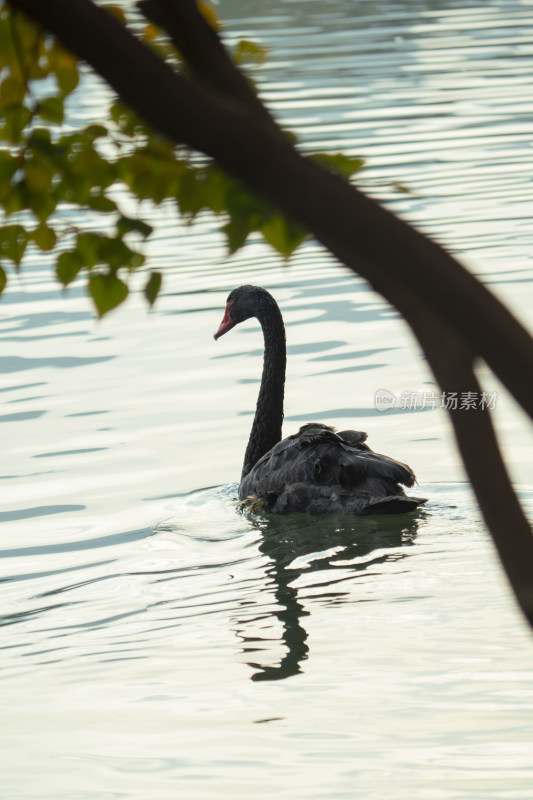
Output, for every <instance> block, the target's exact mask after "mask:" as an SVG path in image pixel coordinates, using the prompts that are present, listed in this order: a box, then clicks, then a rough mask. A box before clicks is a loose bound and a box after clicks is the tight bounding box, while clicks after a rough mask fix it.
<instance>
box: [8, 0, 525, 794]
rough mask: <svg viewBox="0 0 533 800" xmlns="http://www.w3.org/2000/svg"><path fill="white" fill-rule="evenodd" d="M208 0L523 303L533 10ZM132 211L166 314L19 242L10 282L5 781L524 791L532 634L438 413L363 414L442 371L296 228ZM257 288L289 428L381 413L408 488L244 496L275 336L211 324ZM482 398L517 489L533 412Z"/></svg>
mask: <svg viewBox="0 0 533 800" xmlns="http://www.w3.org/2000/svg"><path fill="white" fill-rule="evenodd" d="M219 9H220V12H221V15H222V17H223V18H224V20H225V21H226V32H225V35H226V36H227V38H229V39H236V38H237V37H240V36H243V35H245V36H247V37H249V38H255V39H258V40H260V41H262V42H263V43H264V44H267V45H269V46H271V47H272V51H271V53H270V55H269V59H268V61H267V64H266V66H265V67H264V69H263V70H262V71H261V72H260V73H259V74H258V76H257V77H258V81H259V84H260V87H261V91H262V93H263V95H264V96H265V97H266V98H267V99H268V101H269V102H270V103H271V104H272V105H273V106H274V107H275V109H276V113H277V114H278V115H280V117H282V118H283V120H284V121H285V123H286V124H287V125H288V126H290V127H292V128H294V129H295V130H297V132H298V135H299V136H300V139H301V141H302V142H303V145H304V146H305V147H309V148H314V149H326V148H329V149H334V150H340V149H342V150H344V151H347V152H349V153H351V154H353V155H356V154H357V155H363V156H365V157H366V158H367V159H368V167H367V169H366V170H365V172H364V173H362V175H361V182H362V183H363V185H364V186H365V187H366V188H367V189H369V190H370V191H371V192H373V193H375V194H377V195H378V196H380V197H381V198H382V199H384V200H386V201H387V202H388V203H389V204H391V205H392V207H394V208H395V209H396V210H397V211H398V212H400V213H402V214H403V215H405V216H407V217H409V218H410V219H412V220H413V221H415V222H416V223H417V224H418V225H420V226H421V227H423V228H424V229H425V230H429V231H431V232H432V234H433V235H435V236H437V237H438V238H439V239H440V240H441V241H443V242H444V243H445V244H446V245H447V246H448V247H450V248H451V249H452V250H453V251H454V252H457V253H458V254H459V255H460V257H461V258H462V259H463V260H466V261H467V262H468V264H469V265H470V267H471V268H472V269H474V270H475V271H476V272H477V273H478V274H479V275H480V276H481V277H482V279H483V280H484V281H485V282H486V283H488V284H490V285H491V286H492V287H493V289H494V291H496V292H497V293H498V295H499V296H501V297H503V298H504V299H505V300H506V301H507V302H509V303H510V305H511V306H512V308H513V309H514V310H515V312H516V313H517V314H518V315H520V316H521V317H522V319H524V321H525V322H526V324H529V322H530V309H531V305H532V303H533V292H532V285H533V284H532V271H531V247H532V244H533V238H532V233H531V224H530V220H531V213H532V206H531V199H530V198H531V176H532V166H533V159H532V151H531V126H532V120H531V111H532V105H531V98H530V85H531V74H532V71H533V49H532V48H531V41H533V5H532V4H531V3H529V2H521V3H515V2H505V3H504V2H497V1H495V2H492V3H488V4H487V3H483V4H481V3H478V2H471V3H463V2H453V1H452V0H439V2H433V1H431V2H430V0H428V1H427V2H399V0H391V2H388V3H385V4H381V5H380V9H379V12H378V11H377V10H376V9H377V6H376V4H375V3H371V2H360V3H353V2H348V1H347V0H331V1H330V2H327V3H324V2H318V1H315V0H305V2H304V1H302V2H298V1H297V0H284V1H283V2H282V1H281V0H279V1H276V2H272V3H269V4H268V7H267V6H261V7H259V6H258V5H256V6H253V7H250V5H249V4H247V5H246V7H245V6H244V5H243V3H242V2H241V0H221V3H220V5H219ZM100 92H101V88H100V86H99V84H98V85H97V84H94V85H93V92H92V93H91V94H86V95H85V99H84V100H83V102H78V101H76V102H74V103H73V106H72V108H71V109H70V113H71V116H72V117H73V118H80V119H86V120H87V119H91V120H93V119H94V118H96V117H97V116H98V113H99V110H100V106H101V94H100ZM402 186H403V187H404V188H407V189H408V190H409V191H408V192H401V191H398V187H402ZM317 202H320V199H319V198H317ZM146 212H147V214H148V216H149V217H150V220H151V221H153V222H154V224H155V226H156V229H157V231H156V235H155V237H154V241H153V243H152V244H151V245H150V250H149V261H150V266H151V267H153V268H156V269H157V268H163V269H164V270H165V275H166V284H165V289H164V293H163V296H162V297H161V299H160V301H159V302H158V304H157V306H156V308H155V310H154V311H153V312H151V313H147V312H146V310H145V307H144V304H143V301H142V298H141V297H140V294H139V293H135V292H133V296H132V297H131V301H130V303H129V305H128V306H127V307H126V308H124V309H121V310H119V311H117V312H116V313H115V314H113V315H111V316H110V317H109V318H108V319H105V320H104V321H103V322H102V323H97V322H95V321H94V320H93V318H92V315H91V313H90V310H89V308H88V305H87V299H86V296H85V290H84V287H83V285H82V284H81V283H79V284H74V286H73V287H72V288H71V289H69V291H68V293H67V295H66V296H63V295H62V293H61V292H60V291H59V290H58V288H57V286H56V285H55V283H54V281H53V280H52V279H51V277H50V276H51V273H52V265H51V263H50V262H49V261H48V260H47V259H44V258H43V256H42V255H41V256H39V258H37V257H36V255H35V253H33V254H32V253H31V252H30V260H29V264H28V266H27V268H26V269H25V270H24V272H23V273H22V275H21V276H20V279H18V280H17V281H13V282H12V284H11V288H10V289H9V291H8V293H7V294H6V295H5V297H3V298H2V303H1V309H2V315H1V318H0V336H1V341H2V344H3V350H2V353H1V355H0V371H1V381H0V390H1V391H0V400H1V403H2V409H1V411H0V436H1V442H2V461H1V465H0V489H1V490H2V491H1V507H0V522H1V523H2V524H1V550H0V563H1V565H2V572H1V576H0V583H1V590H0V595H1V598H2V603H1V607H0V615H1V622H2V627H1V629H2V634H3V635H2V638H1V641H0V667H1V669H2V687H3V691H2V700H1V701H0V702H1V705H2V728H1V731H0V737H1V739H2V747H1V751H0V752H1V755H0V764H1V769H2V779H1V781H0V785H1V789H2V791H1V793H2V796H3V797H6V798H14V797H17V798H39V799H40V800H43V799H45V800H52V798H53V800H73V798H83V800H85V799H86V798H87V799H88V798H91V800H92V798H94V797H110V798H111V797H113V798H146V797H150V798H156V800H163V799H164V798H167V797H168V798H175V797H176V796H177V795H179V796H180V797H181V796H183V797H187V798H194V800H214V798H230V797H231V798H233V797H239V798H241V797H242V798H250V797H254V798H266V797H271V796H273V795H276V796H278V797H280V798H283V800H285V799H286V800H289V798H294V800H300V799H303V798H305V799H306V800H307V798H320V800H336V798H353V797H362V798H365V800H373V799H374V798H375V800H378V799H379V800H382V799H383V798H385V797H386V798H391V800H411V799H412V798H414V799H415V800H417V798H420V800H427V799H428V798H430V799H431V800H467V799H468V800H487V799H488V800H491V798H494V800H506V799H507V800H529V797H530V796H531V786H532V784H533V755H532V753H533V749H532V748H533V723H532V720H533V670H532V669H531V664H532V661H533V642H532V637H531V634H530V632H529V630H528V629H527V628H526V626H525V624H524V622H523V620H522V619H521V617H520V615H519V614H518V612H517V610H516V608H515V605H514V601H513V599H512V597H511V595H510V593H509V590H508V587H507V584H506V582H505V580H504V578H503V576H502V574H501V570H500V568H499V565H498V563H497V560H496V557H495V554H494V551H493V547H492V545H491V543H490V541H489V539H488V537H487V535H486V533H485V531H484V529H483V525H482V523H481V520H480V518H479V513H478V511H477V509H476V507H475V504H474V502H473V499H472V497H471V495H470V492H469V490H468V487H467V485H466V484H465V483H464V482H463V477H464V476H463V472H462V468H461V466H460V464H459V461H458V458H457V456H456V453H455V450H454V447H453V443H452V441H451V437H450V431H449V427H448V423H447V421H446V419H445V416H444V413H443V411H442V410H441V409H439V408H435V409H430V408H429V409H428V408H426V409H425V410H424V411H421V410H409V409H399V408H394V409H393V410H391V411H387V412H383V413H382V412H379V411H378V410H377V409H376V407H375V401H374V395H375V392H376V390H378V389H385V390H387V391H390V392H392V393H394V394H395V395H396V396H400V395H401V393H402V392H403V391H419V392H424V391H431V390H433V389H434V388H435V387H434V384H433V382H432V378H431V375H430V374H429V373H428V371H427V369H426V365H425V362H424V360H423V358H422V357H421V355H420V353H419V350H418V348H417V345H416V343H415V342H414V340H413V338H412V336H411V335H410V333H409V331H408V330H407V328H406V327H405V325H404V324H403V323H402V321H401V320H400V319H399V318H398V315H397V314H396V313H395V312H394V311H393V310H391V309H390V308H389V307H388V306H387V305H386V304H385V303H384V302H383V301H382V300H381V298H380V297H379V296H377V295H376V294H375V293H374V292H373V291H372V290H371V289H370V287H369V286H368V285H366V284H365V283H364V282H363V281H362V280H356V279H354V278H353V277H352V276H351V275H348V274H346V273H345V272H343V271H342V270H341V269H340V268H338V267H336V266H334V265H332V264H331V261H330V259H329V258H328V257H327V256H326V255H325V254H324V253H323V252H322V251H321V249H320V248H318V247H316V246H315V245H313V244H309V245H307V246H305V247H304V248H303V249H302V251H301V252H300V253H299V254H298V255H297V256H296V258H295V259H294V261H293V262H292V263H291V266H290V267H289V268H287V267H285V266H284V265H283V264H280V263H278V262H276V261H275V259H273V257H272V255H271V254H270V253H269V252H268V251H267V250H266V249H265V248H264V247H263V246H262V244H261V243H260V242H259V241H258V240H253V241H252V243H251V245H250V247H249V248H247V249H246V250H245V251H243V253H241V254H239V255H238V256H237V257H236V258H235V259H234V260H232V261H230V262H228V261H225V260H224V248H223V243H222V241H221V237H220V236H219V235H218V234H217V232H216V224H215V222H214V220H212V219H211V218H210V217H208V216H204V217H202V218H201V219H200V220H199V221H198V224H197V225H196V226H195V227H192V228H187V227H186V226H185V225H183V224H182V223H180V222H179V221H178V220H177V219H176V215H175V212H174V209H173V208H171V207H170V206H163V207H161V208H158V209H157V210H154V209H148V208H147V209H146ZM83 224H84V225H86V226H87V227H90V226H91V225H93V224H95V223H94V221H93V220H90V219H88V218H85V219H84V220H83ZM428 268H430V265H428ZM246 282H252V283H256V284H262V285H265V286H266V287H267V288H268V289H269V290H270V291H271V292H272V293H273V294H274V295H275V297H276V299H277V300H278V301H279V303H280V305H281V308H282V310H283V313H284V317H285V322H286V326H287V337H288V359H289V360H288V378H287V389H286V417H285V432H286V433H287V434H290V433H291V432H293V431H294V430H296V429H297V428H298V427H299V425H300V424H301V423H302V422H303V421H306V420H310V419H316V420H323V421H326V422H329V423H331V424H334V425H339V426H341V427H343V428H345V427H348V426H351V427H354V428H358V429H362V430H366V431H368V433H369V444H370V446H371V447H372V448H374V449H375V450H377V451H378V452H385V453H387V454H390V455H391V456H393V457H395V458H398V459H400V460H403V461H406V462H407V463H409V464H410V465H411V466H412V467H413V468H414V469H415V471H416V473H417V475H418V477H419V479H420V482H421V485H420V487H419V489H418V490H417V491H419V492H420V494H422V495H423V496H426V497H428V498H429V501H428V504H427V506H426V507H425V508H424V509H423V510H420V511H419V512H418V513H417V514H415V515H406V516H403V517H390V518H387V519H386V518H384V517H378V518H368V519H357V520H346V519H336V518H334V519H332V518H329V519H326V518H306V517H302V518H299V517H296V518H294V517H287V518H271V517H262V516H254V517H247V516H246V515H243V514H240V513H239V512H238V510H237V509H236V507H235V495H236V492H235V484H234V483H232V482H233V481H235V480H236V479H237V477H238V475H239V473H240V468H241V463H242V458H243V454H244V449H245V445H246V441H247V436H248V433H249V428H250V424H251V414H252V412H253V409H254V406H255V400H256V395H257V391H258V386H259V378H260V370H261V356H262V337H261V333H260V330H259V328H258V326H257V325H254V324H253V323H248V324H246V325H242V326H240V328H239V329H238V330H236V331H235V332H234V334H232V337H231V338H228V339H227V340H223V341H221V342H218V343H216V344H215V343H214V342H213V340H212V333H213V330H214V329H215V327H216V325H217V324H218V323H219V321H220V316H221V311H222V309H223V306H224V302H225V298H226V296H227V294H228V291H229V290H230V289H231V288H233V287H235V286H238V285H239V284H242V283H246ZM473 313H475V309H473ZM480 376H481V379H482V380H484V381H485V382H486V386H487V389H490V390H493V389H494V390H498V391H500V390H501V387H498V386H497V385H496V384H494V383H492V382H490V381H487V379H486V374H485V372H484V370H483V367H481V366H480ZM495 415H496V419H497V423H498V429H499V433H500V436H501V437H502V440H503V443H504V446H505V449H506V453H507V455H508V457H509V460H510V464H511V468H512V471H513V476H514V478H515V480H516V481H517V483H519V484H521V485H523V492H522V495H523V499H524V501H525V503H526V505H527V508H528V511H529V513H532V514H533V492H532V489H531V487H532V486H533V458H532V456H531V454H532V448H531V437H530V428H529V427H528V425H527V424H526V423H525V420H524V418H523V416H522V415H521V413H520V412H519V411H518V410H517V408H516V407H515V405H514V404H513V403H512V402H511V401H510V399H509V398H508V396H507V395H506V394H505V393H504V392H501V394H500V395H499V396H498V403H497V406H496V412H495ZM200 487H214V488H208V489H201V488H200Z"/></svg>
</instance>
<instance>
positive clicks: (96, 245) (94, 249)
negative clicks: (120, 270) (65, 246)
mask: <svg viewBox="0 0 533 800" xmlns="http://www.w3.org/2000/svg"><path fill="white" fill-rule="evenodd" d="M106 238H107V237H105V236H102V235H101V234H99V233H92V232H91V231H86V232H84V233H78V236H77V238H76V250H77V252H78V253H79V255H80V257H81V259H82V263H83V265H84V266H85V267H88V268H89V269H91V267H94V266H96V264H98V263H100V262H101V261H102V260H103V258H102V249H103V247H104V243H105V241H106Z"/></svg>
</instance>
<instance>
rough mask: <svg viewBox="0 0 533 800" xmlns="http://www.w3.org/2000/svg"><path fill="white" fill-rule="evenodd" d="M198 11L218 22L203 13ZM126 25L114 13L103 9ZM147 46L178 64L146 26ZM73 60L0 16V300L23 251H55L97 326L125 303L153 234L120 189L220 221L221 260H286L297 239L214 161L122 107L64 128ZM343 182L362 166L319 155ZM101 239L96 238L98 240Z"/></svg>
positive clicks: (243, 55)
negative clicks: (83, 291) (258, 243)
mask: <svg viewBox="0 0 533 800" xmlns="http://www.w3.org/2000/svg"><path fill="white" fill-rule="evenodd" d="M201 5H202V13H204V15H205V16H206V18H207V19H208V21H209V22H210V24H212V25H213V26H215V25H216V24H217V21H216V17H215V16H214V14H213V11H212V9H211V7H210V6H207V5H206V4H205V3H202V4H201ZM106 9H107V10H108V11H110V13H114V14H115V15H117V16H118V17H119V18H120V19H121V20H122V22H124V23H125V21H126V20H125V18H124V14H123V11H122V10H121V9H120V8H115V7H112V6H106ZM141 35H142V38H143V39H144V41H145V43H146V44H147V45H148V46H150V47H152V48H154V49H155V50H156V51H157V52H158V54H159V55H160V56H161V57H162V58H165V59H166V60H168V61H170V62H171V63H174V64H176V65H178V64H179V60H180V57H179V53H178V52H177V51H176V49H175V47H174V45H173V44H172V42H171V41H170V40H169V39H168V37H166V36H165V34H164V33H163V32H162V31H161V29H159V28H158V27H157V26H156V25H155V24H154V23H153V22H148V23H147V24H146V25H145V26H144V28H143V31H142V34H141ZM265 56H266V50H265V49H264V48H261V47H259V46H258V45H255V44H254V43H252V42H248V41H241V42H239V43H238V44H237V46H236V48H235V52H234V59H235V61H236V62H238V63H241V62H243V61H252V62H253V63H255V64H260V63H261V62H262V60H263V59H264V58H265ZM82 79H83V73H82V72H81V70H80V64H79V62H78V61H77V59H76V58H75V57H74V56H73V55H72V54H70V53H69V52H67V51H66V50H64V49H63V48H62V47H61V46H60V45H59V44H58V42H57V41H56V40H55V39H54V38H53V37H50V36H48V35H46V34H44V33H43V32H42V31H40V30H39V29H38V28H37V27H35V26H34V25H33V24H32V23H30V22H29V21H28V20H27V19H26V18H24V17H23V16H22V15H21V14H19V13H17V12H16V11H14V10H10V9H8V8H7V7H6V6H3V7H1V8H0V141H2V143H3V147H2V149H1V150H0V207H1V208H2V209H3V217H4V219H3V224H2V225H1V226H0V292H1V291H2V290H3V289H4V287H5V286H6V283H7V271H6V268H7V265H8V264H11V266H12V268H14V269H15V270H19V269H20V268H21V266H22V265H23V258H24V254H25V252H26V249H27V247H28V245H30V244H31V245H32V246H34V247H35V248H37V249H38V250H41V251H54V254H56V255H55V269H56V275H57V278H58V279H59V281H60V282H61V283H62V284H63V286H65V287H66V286H68V285H69V284H70V283H71V282H72V281H74V280H75V279H76V278H78V276H80V275H81V274H83V275H85V277H86V284H87V290H88V292H89V295H90V296H91V298H92V301H93V303H94V306H95V308H96V311H97V313H98V315H99V316H102V315H104V314H105V313H106V312H108V311H109V310H110V309H112V308H115V307H116V306H117V305H119V304H120V303H121V302H123V300H124V299H125V298H126V297H127V295H128V292H129V285H128V284H129V276H130V275H131V273H133V272H134V271H135V270H137V269H138V268H139V267H141V266H142V265H143V264H144V262H145V256H144V254H143V251H142V244H143V242H144V241H145V240H146V239H147V238H148V237H149V236H150V234H151V233H152V227H151V226H150V225H149V224H148V223H147V222H146V221H144V220H143V219H141V218H132V217H130V216H128V215H127V214H126V213H124V212H123V210H122V209H121V204H120V202H119V201H118V200H117V197H119V196H121V195H120V192H119V191H117V190H119V189H121V190H122V191H123V190H124V188H127V191H128V195H129V197H130V198H134V199H136V200H138V201H142V200H150V201H151V202H152V203H154V204H156V205H158V204H160V203H162V202H164V201H167V202H172V203H175V204H176V207H177V210H178V211H179V212H180V213H181V214H182V215H184V216H185V217H186V218H187V219H188V220H189V221H191V222H192V221H193V220H194V219H195V218H196V217H197V215H198V214H199V213H200V212H203V211H209V212H212V213H214V214H215V215H217V216H218V217H219V218H220V220H221V223H220V224H221V230H222V231H223V233H224V235H225V237H226V240H227V245H228V251H229V253H230V254H233V253H235V252H236V251H237V250H238V249H239V248H241V247H242V246H243V245H244V244H245V243H246V241H247V239H248V237H249V236H250V234H252V233H256V234H259V235H261V236H262V237H263V238H264V240H265V241H266V242H267V243H268V244H269V245H271V246H272V247H273V248H274V249H275V250H276V251H277V252H278V253H280V254H281V255H282V256H283V257H284V258H286V259H288V258H289V257H290V255H291V254H292V253H293V252H294V250H295V249H296V248H297V247H298V246H299V245H300V243H301V242H302V241H303V240H304V238H305V236H306V232H305V231H304V230H303V228H301V227H300V226H299V225H297V224H295V223H294V222H291V221H290V220H288V219H286V218H285V217H284V216H282V215H281V214H280V213H279V212H277V211H276V210H275V209H274V207H272V206H269V205H268V203H266V202H265V201H263V200H261V199H259V198H258V197H256V196H255V195H253V194H252V193H250V192H249V191H247V190H246V189H245V187H244V186H243V185H242V184H241V183H239V182H238V181H236V180H234V179H233V178H231V177H229V176H228V175H227V174H225V173H224V172H223V171H222V170H221V169H220V168H219V167H218V166H217V165H216V164H215V163H214V162H211V161H208V160H205V159H200V158H198V157H193V156H191V154H190V153H189V152H188V151H187V150H186V149H185V148H183V147H176V146H175V145H174V144H172V143H170V142H168V141H167V140H165V139H164V138H162V137H161V136H160V135H159V134H157V133H155V132H154V131H152V130H151V129H150V127H149V126H148V125H146V124H145V123H144V122H143V121H142V120H141V119H140V118H138V117H137V116H136V115H135V114H134V113H133V112H132V111H131V110H129V109H128V108H127V107H126V106H124V105H123V104H122V103H121V102H120V101H119V100H114V101H111V102H110V103H109V106H108V108H107V109H105V110H104V114H102V115H101V120H100V122H99V124H90V125H87V126H85V127H81V128H77V129H76V130H74V131H72V130H67V129H65V128H63V123H64V118H65V104H66V102H67V101H68V98H69V96H70V95H71V94H72V92H74V90H75V89H76V88H77V87H78V86H79V85H80V81H82ZM317 159H318V160H320V161H321V162H322V163H323V164H325V165H326V166H328V167H329V168H331V169H333V170H335V171H338V172H340V173H341V174H343V175H346V176H347V175H349V174H351V173H353V172H354V171H357V170H358V169H359V168H360V167H361V161H360V160H358V159H348V158H347V157H345V156H343V155H340V154H339V155H334V156H326V155H324V154H321V155H319V156H317ZM87 209H90V210H91V211H92V212H93V219H94V214H96V215H98V218H102V221H101V223H97V225H96V227H95V230H93V231H89V230H86V229H85V228H83V227H80V226H79V225H78V224H75V223H74V222H72V219H73V218H75V219H80V218H83V217H82V216H80V214H79V211H80V210H82V211H83V210H87ZM103 231H105V232H103ZM161 283H162V276H161V274H160V273H159V272H154V271H152V272H150V273H149V275H148V276H147V280H146V282H145V287H144V293H145V297H146V299H147V301H148V303H149V304H150V305H152V304H153V303H154V302H155V300H156V298H157V295H158V293H159V291H160V288H161Z"/></svg>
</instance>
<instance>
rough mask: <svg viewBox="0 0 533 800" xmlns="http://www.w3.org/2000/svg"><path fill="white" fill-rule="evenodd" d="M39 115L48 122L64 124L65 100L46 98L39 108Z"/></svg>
mask: <svg viewBox="0 0 533 800" xmlns="http://www.w3.org/2000/svg"><path fill="white" fill-rule="evenodd" d="M37 113H38V114H39V116H40V117H42V119H46V120H48V122H56V123H57V124H58V125H61V123H62V122H63V100H62V98H61V97H45V98H44V100H41V101H40V102H39V105H38V106H37Z"/></svg>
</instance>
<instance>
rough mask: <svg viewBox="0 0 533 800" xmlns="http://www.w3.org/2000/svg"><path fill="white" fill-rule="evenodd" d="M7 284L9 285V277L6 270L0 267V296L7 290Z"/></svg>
mask: <svg viewBox="0 0 533 800" xmlns="http://www.w3.org/2000/svg"><path fill="white" fill-rule="evenodd" d="M6 283H7V275H6V273H5V270H4V269H3V268H2V267H1V266H0V294H2V292H3V291H4V289H5V288H6Z"/></svg>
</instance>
